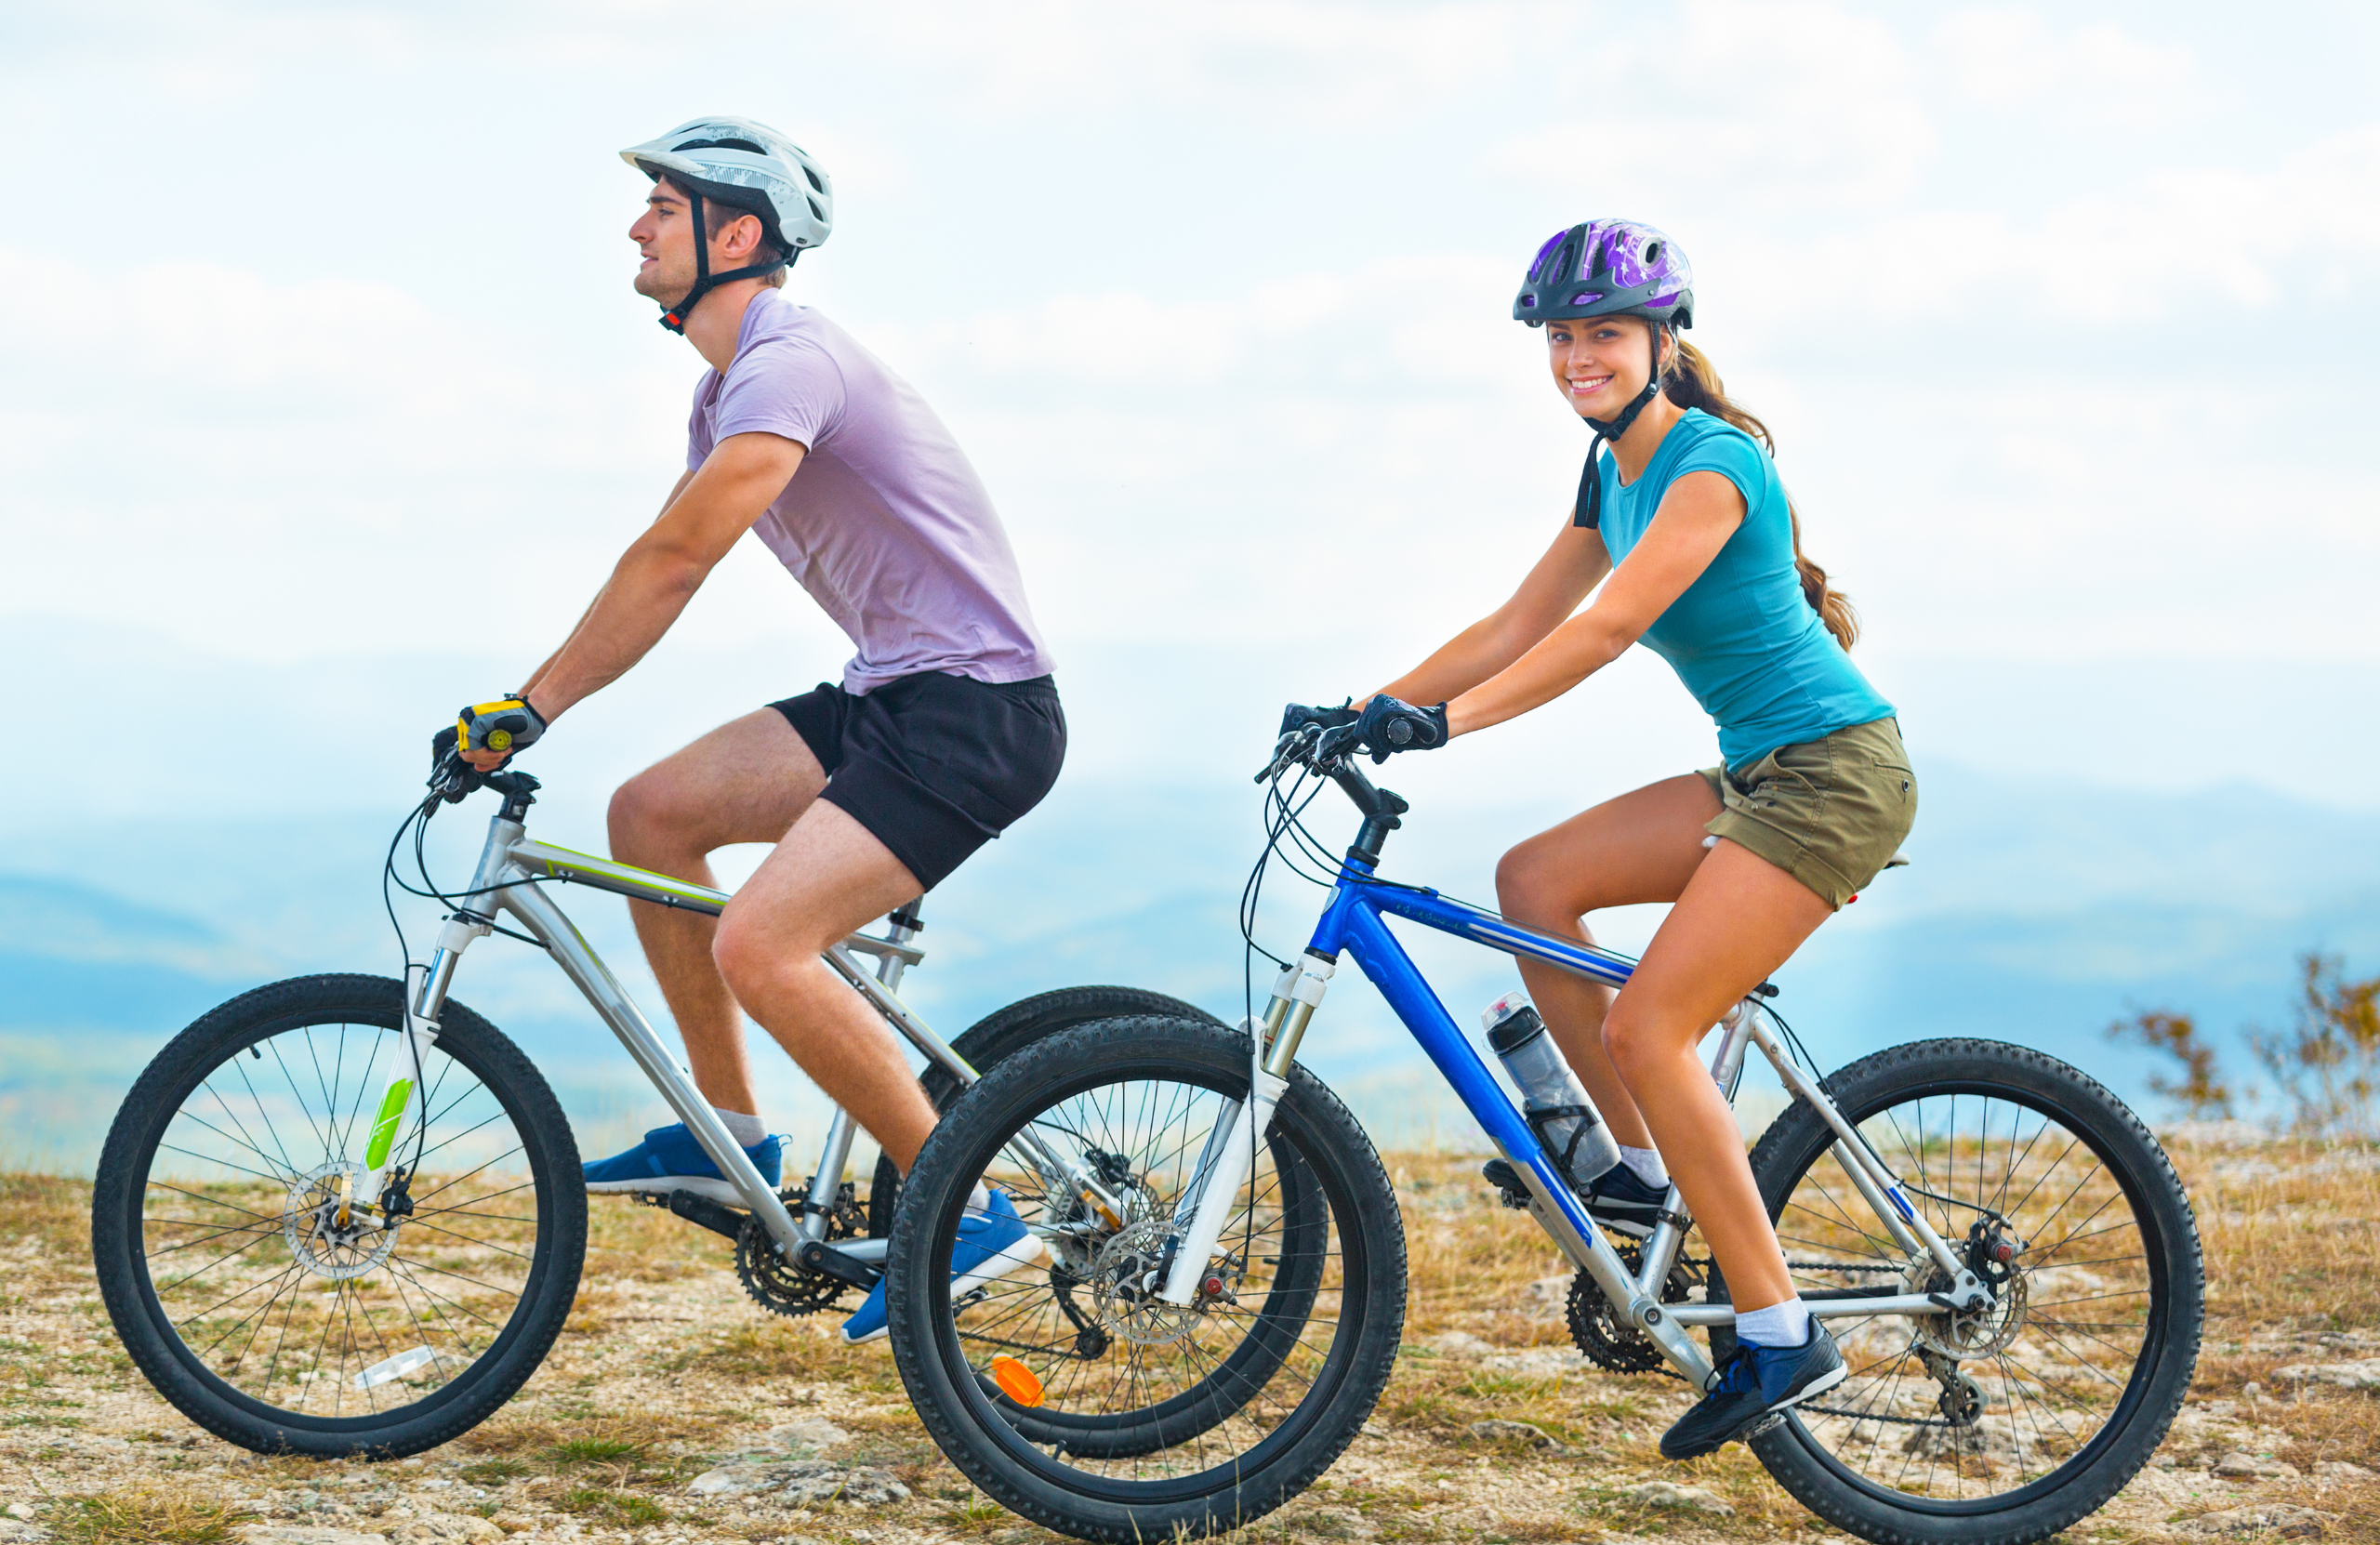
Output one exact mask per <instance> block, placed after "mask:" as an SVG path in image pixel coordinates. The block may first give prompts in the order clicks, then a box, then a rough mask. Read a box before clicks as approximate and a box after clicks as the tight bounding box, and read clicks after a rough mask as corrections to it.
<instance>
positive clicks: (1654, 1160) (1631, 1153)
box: [1620, 1142, 1670, 1185]
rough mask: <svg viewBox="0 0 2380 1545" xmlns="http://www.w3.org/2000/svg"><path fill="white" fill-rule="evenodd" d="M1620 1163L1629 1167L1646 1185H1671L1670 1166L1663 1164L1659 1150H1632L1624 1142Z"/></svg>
mask: <svg viewBox="0 0 2380 1545" xmlns="http://www.w3.org/2000/svg"><path fill="white" fill-rule="evenodd" d="M1620 1163H1622V1164H1624V1165H1626V1166H1628V1168H1629V1170H1630V1171H1631V1172H1632V1173H1633V1174H1634V1175H1635V1177H1636V1178H1637V1179H1638V1180H1640V1181H1643V1182H1645V1183H1646V1185H1667V1184H1669V1183H1670V1170H1669V1166H1668V1165H1665V1164H1663V1163H1662V1162H1661V1155H1660V1152H1659V1150H1658V1149H1653V1148H1631V1147H1629V1146H1628V1145H1627V1144H1626V1143H1624V1142H1623V1143H1621V1144H1620Z"/></svg>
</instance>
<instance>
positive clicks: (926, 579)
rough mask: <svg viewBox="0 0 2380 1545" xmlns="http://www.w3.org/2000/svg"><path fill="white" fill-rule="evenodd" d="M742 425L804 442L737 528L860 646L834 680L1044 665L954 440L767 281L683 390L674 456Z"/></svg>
mask: <svg viewBox="0 0 2380 1545" xmlns="http://www.w3.org/2000/svg"><path fill="white" fill-rule="evenodd" d="M753 430H760V431H763V432H766V433H769V434H777V435H783V436H785V438H787V440H794V441H799V442H800V443H801V444H802V445H803V446H805V447H806V448H807V450H808V453H809V454H808V455H806V456H803V457H802V460H801V469H800V470H799V471H797V472H796V473H794V475H793V481H792V482H788V483H787V484H786V489H785V492H784V493H782V494H780V495H777V498H776V502H775V503H774V504H772V505H770V506H769V508H768V511H767V513H765V514H763V515H762V516H761V517H760V520H759V521H758V522H755V523H754V524H753V527H752V532H753V535H757V536H758V537H760V540H761V541H762V542H763V543H765V544H766V545H767V547H768V549H769V550H770V551H771V552H773V553H774V554H776V556H777V559H778V561H781V562H783V563H784V564H785V566H786V567H787V569H790V570H791V571H792V572H793V577H794V578H796V579H798V580H800V582H801V588H803V589H805V590H807V591H809V592H810V594H811V597H812V599H813V600H815V601H817V602H818V604H819V605H820V606H822V607H824V608H826V614H827V615H828V616H830V617H832V618H834V619H835V622H836V624H837V625H838V626H839V627H841V628H842V630H843V631H844V632H845V633H847V634H849V635H851V640H852V642H853V643H854V644H857V645H858V646H859V653H858V654H856V655H854V656H853V658H852V661H851V663H850V664H849V665H847V666H845V667H843V689H844V690H845V691H846V692H849V693H854V694H857V695H865V694H866V693H867V692H869V691H870V690H871V689H873V688H876V687H879V686H882V685H883V684H884V683H885V682H887V681H891V680H896V679H898V678H900V677H904V676H915V675H917V674H919V672H921V671H929V670H939V671H945V672H948V673H949V674H951V675H954V676H966V677H972V679H974V680H978V681H994V682H999V681H1025V680H1031V679H1033V678H1034V677H1037V676H1047V675H1049V674H1050V670H1051V661H1050V654H1049V651H1048V650H1047V649H1046V648H1044V647H1043V645H1042V642H1041V634H1040V630H1039V629H1038V628H1037V627H1034V625H1033V613H1032V611H1031V609H1030V608H1029V607H1027V606H1026V605H1025V582H1024V580H1023V579H1022V578H1020V577H1019V575H1018V574H1017V570H1016V554H1015V553H1014V552H1013V551H1012V550H1010V548H1009V545H1008V533H1007V532H1006V531H1004V530H1003V529H1001V526H1000V518H999V516H998V514H996V513H995V512H994V511H993V509H992V501H991V497H990V495H987V494H985V492H984V485H983V482H981V480H979V479H978V478H977V477H976V476H975V469H974V468H972V466H970V465H968V461H967V457H966V456H965V454H964V453H963V452H961V451H960V450H959V442H957V441H955V440H953V439H952V438H951V436H950V431H949V430H948V429H945V428H944V427H943V423H942V420H941V419H939V418H937V417H935V416H934V413H933V410H932V408H930V407H928V406H926V404H925V400H924V399H923V398H921V397H919V395H918V393H917V391H916V390H915V389H914V388H912V387H911V386H910V385H909V383H908V382H906V381H904V380H903V379H901V378H900V377H899V376H895V375H893V372H892V371H890V370H888V369H886V368H885V366H884V363H883V362H882V361H880V360H879V359H878V358H877V357H876V356H875V355H873V354H871V353H869V352H868V351H867V350H865V349H863V348H861V347H860V346H859V344H858V343H857V342H856V341H855V340H853V337H852V336H851V335H850V334H849V333H846V332H844V331H843V330H842V329H841V328H840V327H838V326H836V325H835V324H833V323H831V322H829V321H827V320H826V318H825V317H823V316H821V315H819V314H818V313H817V312H816V311H814V310H811V309H810V308H809V307H807V306H796V305H795V304H793V303H792V302H791V301H789V300H787V298H786V297H784V296H783V295H781V294H779V293H778V292H777V291H775V290H768V289H764V290H762V291H761V292H760V294H759V295H757V296H755V297H753V298H752V301H751V303H750V304H749V305H747V307H745V309H744V325H743V329H742V331H741V333H740V334H739V336H738V337H737V338H736V341H735V359H734V363H731V364H730V365H729V366H728V367H727V374H726V375H724V376H721V375H720V374H719V373H718V372H717V371H712V372H709V373H708V374H707V375H705V376H703V379H702V384H701V385H700V386H698V387H696V388H695V389H694V416H693V418H692V419H691V420H689V422H688V424H687V426H686V465H687V466H688V467H690V468H692V467H700V466H701V465H702V464H703V460H704V458H705V457H707V456H709V455H710V453H711V448H712V447H713V446H715V445H717V444H718V443H719V442H721V441H722V440H725V439H726V438H727V437H728V436H729V435H734V434H747V433H749V432H751V431H753Z"/></svg>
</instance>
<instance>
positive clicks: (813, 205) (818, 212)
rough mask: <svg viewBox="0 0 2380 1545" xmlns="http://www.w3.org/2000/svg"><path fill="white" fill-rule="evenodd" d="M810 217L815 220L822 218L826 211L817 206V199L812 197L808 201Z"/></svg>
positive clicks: (824, 216)
mask: <svg viewBox="0 0 2380 1545" xmlns="http://www.w3.org/2000/svg"><path fill="white" fill-rule="evenodd" d="M810 218H813V219H816V220H823V219H825V218H826V211H825V210H824V209H821V208H819V207H818V201H817V200H816V199H812V200H811V201H810Z"/></svg>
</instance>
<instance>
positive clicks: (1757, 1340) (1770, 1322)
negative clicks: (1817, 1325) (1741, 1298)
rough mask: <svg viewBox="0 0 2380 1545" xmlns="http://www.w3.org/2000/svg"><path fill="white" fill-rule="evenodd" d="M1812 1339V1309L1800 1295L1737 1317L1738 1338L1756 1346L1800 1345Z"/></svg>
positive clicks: (1747, 1311) (1750, 1310)
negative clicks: (1810, 1309)
mask: <svg viewBox="0 0 2380 1545" xmlns="http://www.w3.org/2000/svg"><path fill="white" fill-rule="evenodd" d="M1809 1339H1810V1311H1809V1309H1808V1308H1807V1306H1805V1304H1804V1303H1803V1302H1802V1301H1801V1300H1800V1299H1799V1298H1798V1297H1797V1298H1790V1299H1787V1300H1786V1301H1784V1302H1783V1303H1772V1304H1770V1305H1769V1306H1768V1307H1767V1308H1765V1309H1748V1310H1746V1311H1744V1312H1743V1313H1742V1314H1738V1315H1737V1316H1736V1340H1739V1341H1750V1342H1751V1343H1752V1345H1754V1346H1800V1345H1801V1344H1802V1343H1803V1342H1804V1341H1806V1340H1809Z"/></svg>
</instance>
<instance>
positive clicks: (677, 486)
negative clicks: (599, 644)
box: [514, 467, 701, 697]
mask: <svg viewBox="0 0 2380 1545" xmlns="http://www.w3.org/2000/svg"><path fill="white" fill-rule="evenodd" d="M699 470H701V469H700V468H695V467H689V468H687V469H685V470H684V471H683V472H681V473H680V474H679V475H678V481H677V482H674V483H672V484H670V486H669V496H668V498H666V499H664V500H662V501H661V511H660V514H657V515H655V516H654V519H655V521H658V520H660V519H661V518H662V516H664V515H667V514H668V513H669V509H670V507H671V506H673V505H675V504H676V503H677V502H678V495H681V494H682V493H684V492H685V491H686V484H688V483H690V482H694V474H695V473H696V472H697V471H699ZM602 599H603V593H602V591H601V590H598V591H596V592H595V601H601V600H602ZM595 601H588V603H587V610H586V611H584V612H581V613H579V614H578V620H577V621H576V622H575V623H572V624H571V625H570V632H569V633H568V634H566V635H565V636H564V637H563V639H562V643H561V644H560V646H559V647H557V648H556V649H555V650H554V652H553V653H552V654H549V655H547V656H546V657H545V659H544V661H543V662H542V663H540V664H539V665H538V667H537V668H536V669H535V670H533V671H531V672H530V673H529V678H528V680H525V681H522V683H521V685H520V686H519V687H517V688H515V689H514V690H515V691H517V692H519V693H521V694H522V696H524V697H525V696H527V695H528V694H529V693H532V692H534V691H536V686H537V683H538V682H540V681H542V680H545V679H546V672H548V671H549V670H551V669H553V668H554V662H555V661H556V660H559V659H561V658H562V651H563V650H565V649H568V648H569V647H570V645H571V640H574V639H575V638H577V637H578V630H579V629H580V628H582V627H586V626H587V619H588V618H589V617H591V616H593V615H594V614H595Z"/></svg>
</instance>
